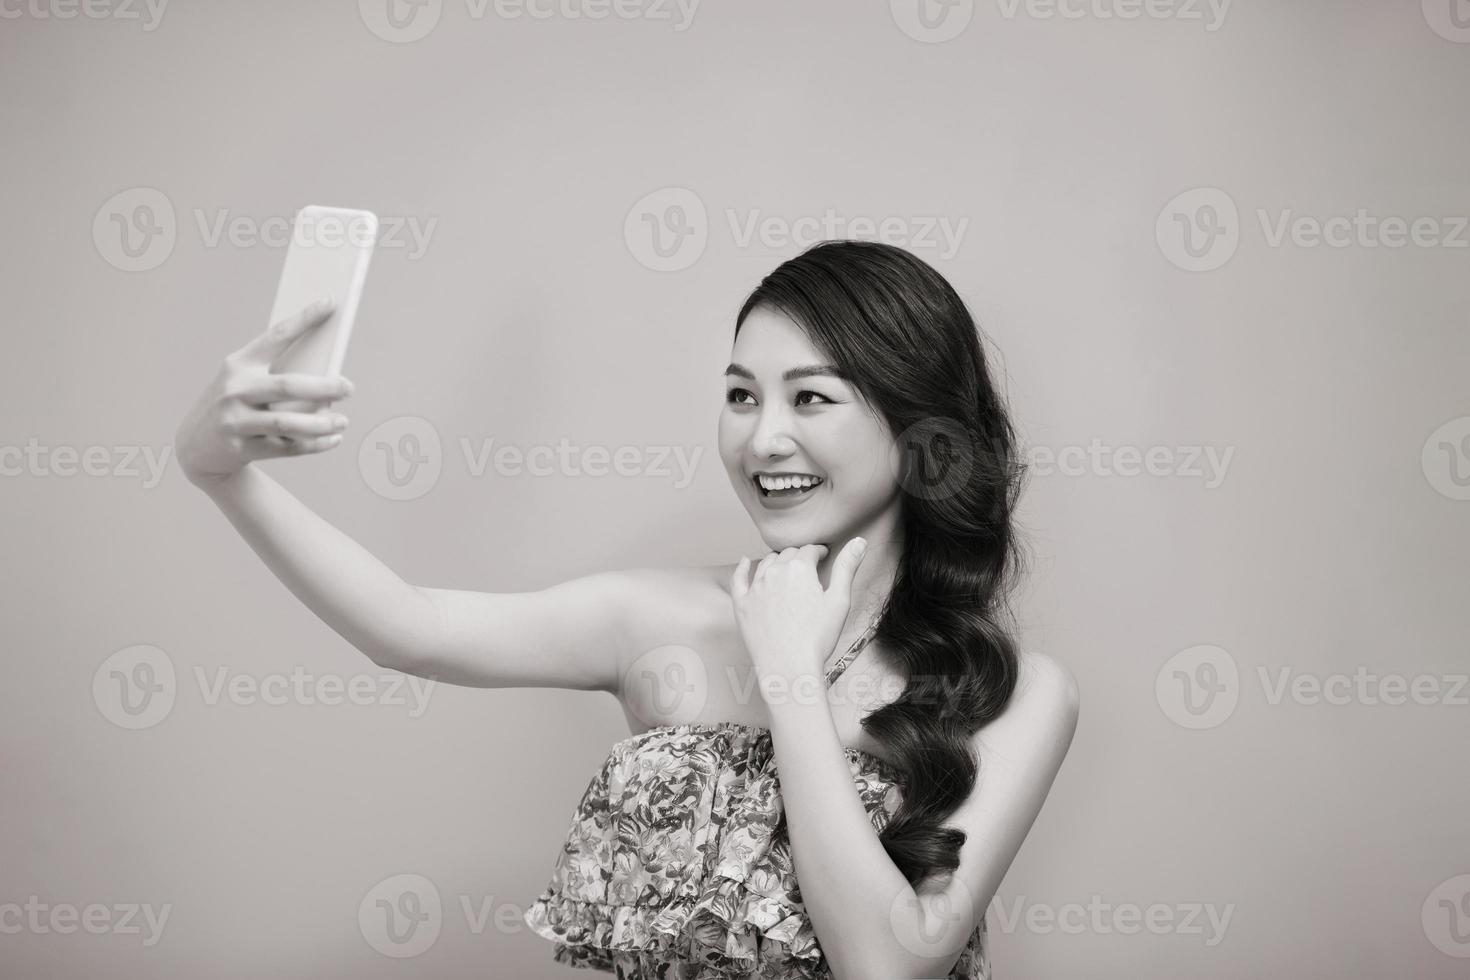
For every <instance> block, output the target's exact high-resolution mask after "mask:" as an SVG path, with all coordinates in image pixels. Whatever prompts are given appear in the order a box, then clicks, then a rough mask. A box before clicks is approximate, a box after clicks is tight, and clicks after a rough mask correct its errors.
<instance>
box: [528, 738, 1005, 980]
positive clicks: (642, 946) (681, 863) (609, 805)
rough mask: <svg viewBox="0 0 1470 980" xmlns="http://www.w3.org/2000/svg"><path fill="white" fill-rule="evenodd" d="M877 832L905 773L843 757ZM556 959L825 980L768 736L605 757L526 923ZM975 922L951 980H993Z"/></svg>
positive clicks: (624, 976)
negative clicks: (551, 945) (550, 947)
mask: <svg viewBox="0 0 1470 980" xmlns="http://www.w3.org/2000/svg"><path fill="white" fill-rule="evenodd" d="M844 751H845V753H846V755H847V762H848V765H849V767H851V769H852V775H853V782H854V785H855V786H856V789H857V792H858V795H859V797H860V799H861V800H862V803H863V806H864V808H865V809H866V810H867V811H868V815H869V817H870V818H871V820H872V822H873V828H874V830H875V831H878V832H881V831H882V829H883V827H884V826H885V825H886V824H887V822H888V821H889V819H891V818H892V816H893V814H894V813H895V812H896V811H897V810H898V806H899V803H900V802H901V801H902V792H901V789H900V782H901V780H900V778H899V777H900V773H898V772H896V771H895V770H894V769H893V767H892V766H891V765H890V764H889V763H887V762H885V761H884V760H882V759H880V758H878V757H877V756H873V755H870V754H869V753H867V752H864V751H863V750H861V749H855V748H847V749H845V750H844ZM524 918H525V921H526V924H527V925H529V926H530V927H531V929H532V930H534V931H535V932H536V933H538V934H539V935H541V936H543V937H544V938H546V939H549V940H551V941H552V942H553V943H555V944H556V945H555V950H554V952H553V954H552V958H553V960H554V961H555V962H557V963H561V964H563V965H565V966H570V967H582V968H587V969H594V970H603V971H607V972H610V973H614V974H616V976H617V980H734V978H762V980H830V978H831V976H832V974H831V971H830V969H829V968H828V965H827V962H826V959H825V958H824V957H823V955H822V951H821V949H820V947H819V946H818V945H817V938H816V933H815V932H814V930H813V928H812V924H811V921H810V920H809V919H808V917H807V914H806V910H805V909H804V908H803V907H802V903H801V892H800V889H799V888H798V885H797V881H796V873H795V870H794V867H793V864H792V860H791V842H790V839H789V837H788V836H787V828H786V818H785V814H784V811H783V808H782V803H781V794H780V781H779V779H778V776H777V772H776V766H775V761H774V747H773V745H772V741H771V733H770V731H769V730H768V729H765V728H760V727H757V726H754V725H746V724H743V723H739V722H709V723H701V722H692V723H688V724H682V725H664V726H661V727H658V728H654V729H651V730H649V731H647V732H643V733H642V734H639V735H634V736H632V737H630V738H626V739H624V740H623V741H621V742H619V743H617V744H616V745H614V746H613V749H612V752H611V753H610V754H609V756H608V758H607V761H606V762H604V763H603V765H602V768H601V769H600V770H599V771H598V772H597V774H596V775H595V776H594V777H593V779H592V782H591V783H590V784H589V785H588V787H587V791H586V793H585V794H584V795H583V796H582V800H581V802H580V803H579V804H578V806H577V811H576V814H575V816H574V818H573V821H572V826H571V829H570V831H569V832H568V834H567V838H566V843H565V844H564V845H563V846H562V849H561V853H560V854H559V855H558V856H557V860H556V866H555V869H554V871H553V874H552V878H551V883H550V884H549V885H548V886H547V887H546V889H545V890H544V891H543V892H542V893H541V896H540V897H539V898H538V899H537V900H536V901H535V902H534V903H533V904H532V905H531V907H530V908H529V909H527V910H526V913H525V916H524ZM986 938H987V937H986V926H985V920H984V918H983V917H982V918H981V920H980V923H979V925H977V926H976V928H975V931H974V933H972V934H971V936H970V939H969V941H968V943H967V944H966V946H965V948H964V949H963V950H962V951H961V953H960V958H959V961H958V962H957V963H956V964H955V967H954V969H953V970H952V971H951V972H950V973H949V975H948V976H949V978H951V980H959V978H963V980H990V962H989V958H988V955H987V949H986V945H987V944H986Z"/></svg>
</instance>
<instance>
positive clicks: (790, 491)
mask: <svg viewBox="0 0 1470 980" xmlns="http://www.w3.org/2000/svg"><path fill="white" fill-rule="evenodd" d="M751 480H752V482H754V483H755V488H756V490H757V491H759V493H760V495H761V496H762V497H775V498H777V499H781V498H783V497H800V496H802V495H803V494H807V493H811V492H812V491H813V490H815V489H817V487H820V486H825V485H826V483H827V481H826V480H818V481H817V482H816V483H813V484H811V485H810V486H804V487H789V488H787V489H785V490H767V489H766V488H765V487H763V486H761V481H760V477H758V476H757V477H752V478H751Z"/></svg>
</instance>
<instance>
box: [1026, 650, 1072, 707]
mask: <svg viewBox="0 0 1470 980" xmlns="http://www.w3.org/2000/svg"><path fill="white" fill-rule="evenodd" d="M1018 659H1019V660H1020V663H1021V675H1020V679H1019V680H1018V681H1017V683H1016V691H1015V694H1013V695H1012V697H1013V699H1015V700H1017V701H1020V702H1021V703H1022V705H1023V709H1022V710H1025V711H1033V712H1045V713H1047V714H1052V715H1057V716H1061V717H1066V716H1070V717H1071V718H1072V720H1073V721H1075V720H1076V718H1077V712H1078V709H1079V707H1080V706H1081V692H1080V691H1079V690H1078V688H1077V678H1076V677H1075V676H1074V675H1073V674H1072V671H1071V670H1070V669H1069V668H1068V667H1067V665H1066V664H1063V663H1061V662H1060V661H1058V660H1056V659H1055V658H1053V657H1050V656H1048V655H1047V654H1044V653H1034V652H1033V653H1022V654H1020V655H1019V657H1018Z"/></svg>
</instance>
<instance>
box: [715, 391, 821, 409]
mask: <svg viewBox="0 0 1470 980" xmlns="http://www.w3.org/2000/svg"><path fill="white" fill-rule="evenodd" d="M741 395H750V392H748V391H746V390H745V389H744V388H731V389H730V390H729V391H727V392H726V393H725V401H727V402H729V403H730V404H732V405H743V404H745V403H744V402H742V401H741V400H740V397H739V396H741ZM803 395H812V396H814V397H816V398H820V399H822V401H824V402H826V403H827V404H829V405H831V404H835V403H834V402H833V401H832V399H830V398H828V397H827V396H826V395H824V394H822V393H820V392H816V391H812V390H811V389H810V388H808V389H805V390H803V391H800V392H798V393H797V395H796V401H797V404H802V401H801V398H802V396H803ZM751 397H752V398H754V397H755V396H754V395H751ZM806 404H811V403H810V402H807V403H806Z"/></svg>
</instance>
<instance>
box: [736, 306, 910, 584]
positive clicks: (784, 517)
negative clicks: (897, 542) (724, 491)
mask: <svg viewBox="0 0 1470 980" xmlns="http://www.w3.org/2000/svg"><path fill="white" fill-rule="evenodd" d="M730 359H731V364H730V367H729V369H727V371H726V372H725V403H724V406H723V407H722V409H721V411H720V423H719V443H720V459H721V460H722V461H723V462H724V464H725V472H726V473H727V474H729V476H730V482H731V484H732V485H733V486H734V487H735V493H736V495H737V496H738V497H739V498H740V502H741V503H742V504H744V505H745V510H746V512H747V513H749V514H750V516H751V519H752V520H754V521H755V524H756V527H757V528H758V529H759V530H760V533H761V537H762V538H763V539H764V540H765V542H766V545H767V546H768V547H769V548H770V549H771V550H772V551H780V550H781V549H783V548H788V547H800V546H802V545H805V544H825V545H827V546H828V548H829V549H830V550H829V552H828V558H835V557H836V554H837V551H838V550H839V549H840V548H841V547H842V545H843V544H845V543H846V542H847V540H848V539H850V538H851V537H853V536H854V535H859V534H862V535H864V536H865V537H868V538H869V540H874V538H878V539H880V540H884V539H887V538H888V536H889V533H890V529H891V528H892V527H893V526H894V525H895V524H896V513H897V508H898V491H899V484H898V480H897V477H896V470H895V468H894V463H895V461H896V460H897V453H896V445H895V442H894V439H893V436H892V434H891V433H890V432H889V431H888V426H887V424H886V423H885V422H884V421H883V419H882V418H881V417H879V416H878V415H877V414H876V413H875V412H874V411H873V410H872V409H871V407H870V406H869V404H868V403H867V401H865V400H864V399H863V398H862V397H861V396H860V395H859V394H858V392H857V390H856V389H855V388H853V387H852V385H850V384H848V383H847V382H846V381H845V380H843V379H841V378H839V377H836V376H835V375H834V374H831V373H814V374H806V375H800V374H798V375H797V376H793V377H790V378H788V377H785V375H786V374H787V373H789V372H802V371H803V370H804V369H808V368H817V367H822V366H824V365H826V366H827V368H828V369H829V370H835V369H832V368H831V367H830V365H827V364H826V361H827V359H826V358H825V357H823V356H822V355H821V354H820V353H819V352H818V351H817V350H816V349H815V348H814V347H813V346H812V345H811V343H810V341H809V340H808V339H807V336H806V334H805V332H803V330H802V329H801V327H800V326H798V325H797V324H796V323H795V321H793V320H791V319H790V318H789V317H787V316H786V315H785V314H784V313H781V312H779V311H777V310H773V309H770V308H767V307H764V306H761V307H757V308H755V309H754V310H752V311H751V312H750V314H749V315H748V316H747V317H746V319H745V323H744V324H743V325H742V326H741V328H740V331H739V333H738V334H737V335H736V339H735V346H734V348H733V350H732V351H731V358H730ZM759 473H770V474H787V473H790V474H806V475H810V476H815V477H818V478H820V480H821V482H820V483H819V484H818V485H817V486H815V487H814V488H812V489H810V490H806V491H803V492H800V493H799V494H798V495H795V496H787V495H786V494H776V495H774V496H766V495H765V493H763V491H762V490H761V488H760V487H759V486H757V484H756V480H755V477H756V475H757V474H759ZM875 531H876V532H877V533H875Z"/></svg>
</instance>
